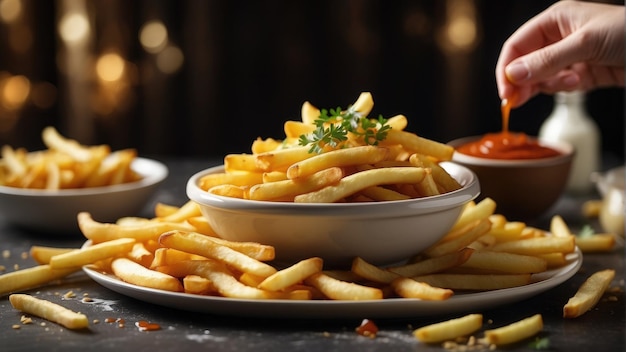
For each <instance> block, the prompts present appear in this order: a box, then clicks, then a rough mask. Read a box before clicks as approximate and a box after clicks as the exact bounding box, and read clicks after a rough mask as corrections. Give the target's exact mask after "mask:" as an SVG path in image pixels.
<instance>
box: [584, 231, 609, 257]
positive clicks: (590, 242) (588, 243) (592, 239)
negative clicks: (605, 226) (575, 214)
mask: <svg viewBox="0 0 626 352" xmlns="http://www.w3.org/2000/svg"><path fill="white" fill-rule="evenodd" d="M576 246H578V248H580V250H581V251H582V252H583V253H593V252H610V251H612V250H613V248H614V247H615V235H613V234H609V233H596V234H593V235H590V236H576Z"/></svg>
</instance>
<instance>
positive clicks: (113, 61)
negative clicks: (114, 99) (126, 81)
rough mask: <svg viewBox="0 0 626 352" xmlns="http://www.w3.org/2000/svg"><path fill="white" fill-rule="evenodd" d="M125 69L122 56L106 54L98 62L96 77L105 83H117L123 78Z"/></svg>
mask: <svg viewBox="0 0 626 352" xmlns="http://www.w3.org/2000/svg"><path fill="white" fill-rule="evenodd" d="M124 67H125V62H124V59H122V57H121V56H120V55H118V54H116V53H108V54H104V55H102V56H100V58H99V59H98V61H97V62H96V75H97V76H98V78H99V79H101V80H103V81H107V82H115V81H118V80H120V79H121V78H122V75H123V74H124Z"/></svg>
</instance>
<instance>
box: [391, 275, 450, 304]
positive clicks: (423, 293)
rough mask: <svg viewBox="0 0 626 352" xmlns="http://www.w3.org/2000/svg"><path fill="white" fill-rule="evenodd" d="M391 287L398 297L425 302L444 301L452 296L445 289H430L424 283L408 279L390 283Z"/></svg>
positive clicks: (401, 278) (398, 279)
mask: <svg viewBox="0 0 626 352" xmlns="http://www.w3.org/2000/svg"><path fill="white" fill-rule="evenodd" d="M391 287H392V288H393V290H394V292H395V293H397V294H398V295H399V296H400V297H404V298H417V299H422V300H427V301H444V300H446V299H448V298H450V297H452V295H453V294H454V291H452V290H450V289H446V288H439V287H432V286H430V285H428V284H426V283H423V282H418V281H415V280H413V279H411V278H408V277H400V278H397V279H394V280H393V281H391Z"/></svg>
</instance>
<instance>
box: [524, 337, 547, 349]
mask: <svg viewBox="0 0 626 352" xmlns="http://www.w3.org/2000/svg"><path fill="white" fill-rule="evenodd" d="M528 347H530V348H532V349H535V350H547V349H549V348H550V339H549V338H547V337H541V338H540V337H537V338H535V340H534V341H533V342H531V343H530V344H528Z"/></svg>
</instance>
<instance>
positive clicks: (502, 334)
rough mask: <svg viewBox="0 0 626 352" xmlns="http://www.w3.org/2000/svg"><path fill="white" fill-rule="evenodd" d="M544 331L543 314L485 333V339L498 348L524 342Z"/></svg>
mask: <svg viewBox="0 0 626 352" xmlns="http://www.w3.org/2000/svg"><path fill="white" fill-rule="evenodd" d="M542 329H543V318H542V317H541V314H535V315H533V316H531V317H528V318H525V319H522V320H520V321H517V322H515V323H511V324H509V325H506V326H503V327H500V328H497V329H491V330H486V331H485V339H486V340H487V342H488V343H490V344H494V345H496V346H501V345H508V344H512V343H515V342H518V341H522V340H524V339H527V338H529V337H532V336H534V335H536V334H537V333H539V332H540V331H541V330H542Z"/></svg>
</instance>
